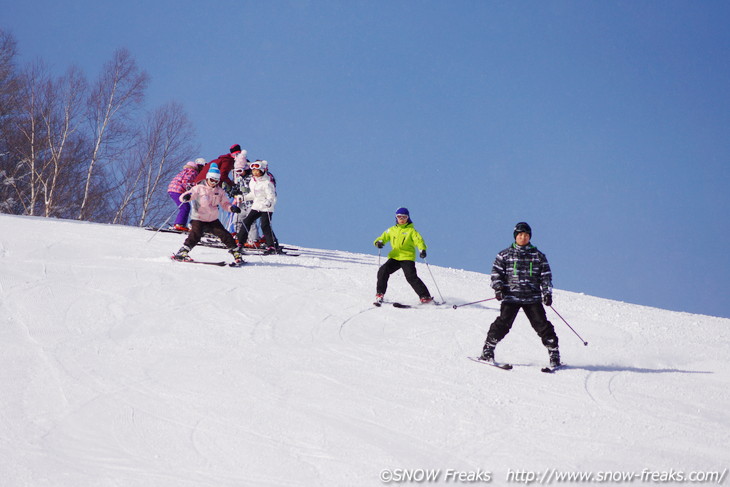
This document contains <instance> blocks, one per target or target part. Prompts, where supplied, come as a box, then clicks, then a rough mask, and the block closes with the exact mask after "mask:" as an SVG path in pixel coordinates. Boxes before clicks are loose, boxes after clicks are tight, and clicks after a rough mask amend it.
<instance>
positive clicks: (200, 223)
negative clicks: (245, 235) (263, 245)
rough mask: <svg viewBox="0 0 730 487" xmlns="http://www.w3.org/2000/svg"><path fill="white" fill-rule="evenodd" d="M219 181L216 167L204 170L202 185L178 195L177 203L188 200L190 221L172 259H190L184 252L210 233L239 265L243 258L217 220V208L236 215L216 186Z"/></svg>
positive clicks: (234, 207) (232, 206)
mask: <svg viewBox="0 0 730 487" xmlns="http://www.w3.org/2000/svg"><path fill="white" fill-rule="evenodd" d="M220 179H221V174H220V171H219V170H218V165H217V164H211V165H210V167H209V168H208V174H207V175H206V179H205V182H202V183H200V184H198V185H196V186H193V188H192V189H190V190H189V191H186V192H185V193H183V194H182V195H181V196H180V201H186V202H187V201H191V202H192V203H191V206H192V210H193V212H192V213H193V214H192V220H191V222H190V233H189V234H188V238H187V239H185V244H184V245H183V246H182V247H181V248H180V250H178V252H177V254H175V255H174V256H173V258H174V259H175V260H182V261H186V260H187V261H189V260H192V259H191V258H190V256H189V255H188V253H189V252H190V251H191V250H192V249H193V247H195V246H196V245H197V244H198V242H200V239H201V238H202V237H203V234H204V233H205V232H210V233H212V234H213V235H215V236H216V237H218V238H220V239H221V242H223V245H225V246H226V248H227V249H228V251H229V252H230V253H231V255H233V258H234V259H235V261H236V263H237V264H243V263H244V262H243V257H242V255H241V253H240V252H239V251H238V249H237V248H236V241H235V240H234V239H233V237H232V236H231V234H230V233H228V231H227V230H226V229H225V227H224V226H223V224H222V223H221V222H220V220H219V219H218V207H219V206H220V207H221V208H223V209H224V210H226V211H230V212H232V213H238V212H240V211H241V210H240V208H238V207H237V206H235V205H232V204H231V202H230V201H229V200H228V197H227V196H226V192H225V191H223V188H221V187H220V186H219V183H220Z"/></svg>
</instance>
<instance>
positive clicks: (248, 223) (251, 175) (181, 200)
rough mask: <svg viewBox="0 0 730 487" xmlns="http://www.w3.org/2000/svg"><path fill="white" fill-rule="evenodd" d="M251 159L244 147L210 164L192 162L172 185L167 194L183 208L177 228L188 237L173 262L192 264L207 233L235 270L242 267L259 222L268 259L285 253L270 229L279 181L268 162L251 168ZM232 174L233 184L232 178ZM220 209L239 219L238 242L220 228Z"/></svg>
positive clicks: (261, 161)
mask: <svg viewBox="0 0 730 487" xmlns="http://www.w3.org/2000/svg"><path fill="white" fill-rule="evenodd" d="M246 155H247V152H246V151H245V150H242V149H241V146H240V145H239V144H234V145H232V146H231V148H230V151H229V153H228V154H223V155H221V156H219V157H218V158H217V159H214V160H212V161H210V162H206V161H205V159H202V158H199V159H196V160H195V161H191V162H188V163H187V164H185V166H184V167H183V170H182V171H181V172H180V173H178V174H177V175H176V176H175V178H173V180H172V181H171V182H170V185H169V186H168V194H169V195H170V197H171V198H172V199H173V201H175V202H176V204H178V208H179V211H178V215H177V219H176V220H175V225H174V227H173V228H174V229H176V230H179V231H183V232H188V235H187V238H186V239H185V242H184V244H183V246H182V247H181V248H180V250H178V251H177V253H176V254H175V255H174V256H173V258H174V259H175V260H179V261H190V260H192V259H191V257H190V255H189V253H190V251H191V250H192V249H193V248H194V247H195V246H196V245H197V244H198V243H199V242H200V240H201V238H202V237H203V235H204V234H205V233H211V234H213V235H215V236H216V237H218V238H219V239H220V240H221V242H222V243H223V245H224V246H225V247H226V249H228V251H229V252H230V253H231V255H232V256H233V259H234V261H235V263H236V264H238V265H240V264H243V263H244V260H243V252H242V249H243V247H244V246H246V244H247V243H248V242H250V238H251V237H252V236H253V235H254V234H256V231H255V229H256V223H257V221H258V222H259V224H260V225H261V230H262V233H263V234H264V238H265V243H266V247H265V248H264V253H277V252H280V247H279V244H278V242H277V240H276V237H275V235H274V232H273V229H272V227H271V220H272V216H273V213H274V207H275V206H276V185H275V179H274V177H273V175H271V174H269V172H268V163H267V161H264V160H256V161H254V162H251V161H249V160H248V159H247V158H246ZM231 172H232V173H233V175H234V179H233V180H231V178H230V177H229V174H230V173H231ZM231 198H232V199H233V202H231ZM220 209H222V210H224V211H227V212H230V213H234V214H236V215H240V217H239V218H238V219H237V221H236V227H237V228H236V237H237V239H234V238H233V235H232V234H231V232H229V231H228V230H227V229H226V227H224V226H223V224H222V223H221V221H220V219H219V210H220ZM188 218H190V226H189V227H188V226H187V220H188ZM236 240H237V241H236Z"/></svg>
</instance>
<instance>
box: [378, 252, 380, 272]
mask: <svg viewBox="0 0 730 487" xmlns="http://www.w3.org/2000/svg"><path fill="white" fill-rule="evenodd" d="M378 268H380V247H378Z"/></svg>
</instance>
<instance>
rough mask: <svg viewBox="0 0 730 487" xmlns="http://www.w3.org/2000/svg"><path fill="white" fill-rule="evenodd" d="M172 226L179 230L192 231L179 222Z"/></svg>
mask: <svg viewBox="0 0 730 487" xmlns="http://www.w3.org/2000/svg"><path fill="white" fill-rule="evenodd" d="M172 228H174V229H175V230H177V231H178V232H189V231H190V229H189V228H188V227H186V226H185V225H180V224H179V223H176V224H175V226H174V227H172Z"/></svg>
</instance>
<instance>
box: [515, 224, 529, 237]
mask: <svg viewBox="0 0 730 487" xmlns="http://www.w3.org/2000/svg"><path fill="white" fill-rule="evenodd" d="M523 232H524V233H526V234H528V235H529V236H530V238H532V228H530V225H528V224H527V223H526V222H520V223H518V224H517V225H515V231H514V233H513V234H512V235H513V237H514V238H517V234H518V233H523Z"/></svg>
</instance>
